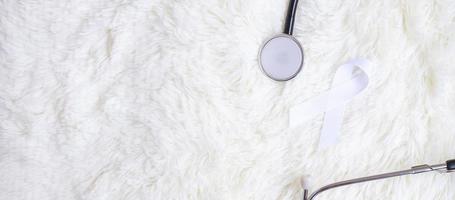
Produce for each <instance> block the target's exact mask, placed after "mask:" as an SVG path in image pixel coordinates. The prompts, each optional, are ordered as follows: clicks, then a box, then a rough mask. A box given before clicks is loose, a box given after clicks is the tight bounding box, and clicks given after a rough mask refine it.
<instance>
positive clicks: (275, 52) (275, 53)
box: [259, 0, 304, 81]
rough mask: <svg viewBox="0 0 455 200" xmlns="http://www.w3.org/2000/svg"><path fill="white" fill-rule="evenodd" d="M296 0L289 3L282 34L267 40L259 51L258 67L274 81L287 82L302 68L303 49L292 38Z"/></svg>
mask: <svg viewBox="0 0 455 200" xmlns="http://www.w3.org/2000/svg"><path fill="white" fill-rule="evenodd" d="M298 2H299V1H298V0H291V1H290V3H289V8H288V13H287V17H286V23H285V26H284V31H283V33H282V34H279V35H276V36H274V37H272V38H270V39H269V40H267V41H266V42H265V43H264V44H263V45H262V48H261V49H260V51H259V65H260V66H261V69H262V71H263V72H264V74H265V75H267V76H268V77H270V78H271V79H273V80H276V81H288V80H291V79H292V78H294V77H295V76H297V74H298V73H299V72H300V70H301V69H302V67H303V59H304V56H303V49H302V46H301V45H300V43H299V41H297V39H295V38H294V37H293V36H292V32H293V30H294V21H295V13H296V11H297V4H298Z"/></svg>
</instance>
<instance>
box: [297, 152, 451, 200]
mask: <svg viewBox="0 0 455 200" xmlns="http://www.w3.org/2000/svg"><path fill="white" fill-rule="evenodd" d="M431 171H437V172H440V173H451V172H455V160H448V161H447V162H446V163H445V164H439V165H419V166H415V167H412V168H411V169H408V170H403V171H396V172H391V173H385V174H379V175H374V176H367V177H362V178H356V179H351V180H346V181H340V182H336V183H332V184H330V185H326V186H324V187H322V188H319V189H318V190H316V191H315V192H313V193H311V194H310V193H309V192H308V190H307V189H305V190H304V194H303V200H313V199H314V198H315V197H316V196H318V195H319V194H321V193H322V192H325V191H327V190H331V189H335V188H338V187H343V186H347V185H352V184H357V183H363V182H370V181H375V180H381V179H387V178H393V177H398V176H405V175H412V174H420V173H426V172H431Z"/></svg>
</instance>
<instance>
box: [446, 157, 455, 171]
mask: <svg viewBox="0 0 455 200" xmlns="http://www.w3.org/2000/svg"><path fill="white" fill-rule="evenodd" d="M446 164H447V171H448V172H454V171H455V159H454V160H448V161H447V162H446Z"/></svg>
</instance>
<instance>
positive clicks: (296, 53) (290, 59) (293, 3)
mask: <svg viewBox="0 0 455 200" xmlns="http://www.w3.org/2000/svg"><path fill="white" fill-rule="evenodd" d="M297 4H298V0H290V3H289V8H288V12H287V16H286V23H285V26H284V31H283V33H282V34H278V35H276V36H274V37H272V38H270V39H268V40H267V41H266V42H265V43H264V44H263V45H262V48H261V49H260V51H259V65H260V67H261V69H262V71H263V72H264V74H265V75H267V76H268V77H269V78H271V79H273V80H276V81H288V80H291V79H292V78H294V77H295V76H297V74H298V73H299V72H300V71H301V69H302V67H303V60H304V55H303V49H302V46H301V45H300V43H299V41H298V40H297V39H296V38H294V37H293V36H292V33H293V29H294V21H295V14H296V10H297ZM432 171H438V172H441V173H450V172H455V160H449V161H447V162H446V163H444V164H439V165H419V166H415V167H412V168H411V169H408V170H403V171H396V172H391V173H385V174H379V175H374V176H367V177H362V178H356V179H351V180H346V181H341V182H336V183H332V184H330V185H326V186H324V187H321V188H319V189H317V190H315V192H313V193H311V194H310V193H309V192H308V189H307V188H304V195H303V200H313V199H314V198H315V197H316V196H318V195H319V194H321V193H322V192H325V191H327V190H331V189H335V188H339V187H343V186H348V185H352V184H356V183H363V182H370V181H375V180H381V179H386V178H392V177H398V176H404V175H412V174H420V173H425V172H432Z"/></svg>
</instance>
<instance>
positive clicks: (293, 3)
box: [283, 0, 299, 35]
mask: <svg viewBox="0 0 455 200" xmlns="http://www.w3.org/2000/svg"><path fill="white" fill-rule="evenodd" d="M298 3H299V0H290V1H289V7H288V13H287V16H286V23H285V25H284V31H283V33H284V34H288V35H292V32H293V31H294V21H295V15H296V14H295V13H296V11H297V4H298Z"/></svg>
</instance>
